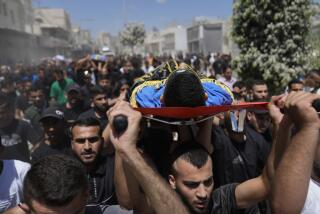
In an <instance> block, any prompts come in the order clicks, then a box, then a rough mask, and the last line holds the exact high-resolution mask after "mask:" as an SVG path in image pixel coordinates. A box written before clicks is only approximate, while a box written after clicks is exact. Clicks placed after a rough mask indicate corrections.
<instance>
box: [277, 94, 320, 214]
mask: <svg viewBox="0 0 320 214" xmlns="http://www.w3.org/2000/svg"><path fill="white" fill-rule="evenodd" d="M318 99H320V95H317V94H311V93H305V92H296V93H290V94H289V95H288V98H287V100H286V104H285V106H286V109H285V112H286V115H285V116H284V117H288V118H289V120H290V121H292V122H293V124H294V126H295V129H296V130H297V133H296V134H295V135H294V136H293V137H292V139H291V142H290V143H289V144H286V143H285V142H283V145H284V146H286V145H288V147H287V148H286V151H285V152H284V155H283V158H282V160H280V162H279V165H278V167H277V170H276V176H275V179H274V181H273V186H272V198H271V205H272V208H273V211H274V213H303V214H314V213H320V138H319V129H320V119H319V117H318V112H319V111H320V109H315V108H314V107H312V103H313V102H314V101H315V100H318ZM280 131H284V130H279V132H280Z"/></svg>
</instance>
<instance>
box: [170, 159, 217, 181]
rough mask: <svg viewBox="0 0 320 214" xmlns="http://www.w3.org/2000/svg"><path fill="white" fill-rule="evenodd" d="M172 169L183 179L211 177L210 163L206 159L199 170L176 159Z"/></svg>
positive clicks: (184, 161) (182, 160)
mask: <svg viewBox="0 0 320 214" xmlns="http://www.w3.org/2000/svg"><path fill="white" fill-rule="evenodd" d="M173 167H174V169H175V171H176V173H177V175H178V176H179V177H183V178H184V179H190V180H192V179H198V178H199V176H200V177H203V175H205V176H204V177H210V175H212V161H211V159H210V158H208V160H207V162H206V163H205V164H204V165H203V166H202V167H200V168H197V167H196V166H193V165H192V164H191V163H189V162H188V161H186V160H184V159H182V158H178V159H177V160H176V161H175V162H174V164H173Z"/></svg>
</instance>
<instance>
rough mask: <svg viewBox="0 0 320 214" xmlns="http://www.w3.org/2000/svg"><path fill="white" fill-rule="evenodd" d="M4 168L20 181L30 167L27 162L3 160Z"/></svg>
mask: <svg viewBox="0 0 320 214" xmlns="http://www.w3.org/2000/svg"><path fill="white" fill-rule="evenodd" d="M3 165H4V168H5V169H7V170H6V171H7V172H8V173H13V174H16V175H18V177H19V178H20V180H23V179H24V176H25V174H26V173H27V172H28V171H29V169H30V167H31V165H30V164H29V163H27V162H23V161H20V160H4V161H3Z"/></svg>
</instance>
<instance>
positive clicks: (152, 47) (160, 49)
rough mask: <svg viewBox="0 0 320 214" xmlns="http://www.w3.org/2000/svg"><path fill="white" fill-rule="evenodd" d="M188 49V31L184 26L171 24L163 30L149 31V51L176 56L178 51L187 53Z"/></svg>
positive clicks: (147, 50) (146, 42)
mask: <svg viewBox="0 0 320 214" xmlns="http://www.w3.org/2000/svg"><path fill="white" fill-rule="evenodd" d="M187 50H188V47H187V33H186V28H185V27H183V26H180V25H177V26H171V27H168V28H166V29H164V30H161V31H152V32H149V33H147V36H146V39H145V51H146V52H147V53H152V54H154V55H162V54H168V55H172V56H174V55H176V54H178V53H186V52H187Z"/></svg>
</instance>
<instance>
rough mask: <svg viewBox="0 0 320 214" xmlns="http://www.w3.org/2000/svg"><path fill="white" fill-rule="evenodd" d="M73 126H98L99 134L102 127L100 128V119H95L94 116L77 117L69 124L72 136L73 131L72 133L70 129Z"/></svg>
mask: <svg viewBox="0 0 320 214" xmlns="http://www.w3.org/2000/svg"><path fill="white" fill-rule="evenodd" d="M75 126H82V127H83V126H85V127H88V126H99V135H100V136H101V135H102V131H103V130H102V128H101V124H100V121H99V120H97V119H96V118H93V117H85V118H79V119H77V120H76V121H75V122H74V123H72V126H71V129H70V132H71V137H73V133H72V130H73V128H74V127H75Z"/></svg>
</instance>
